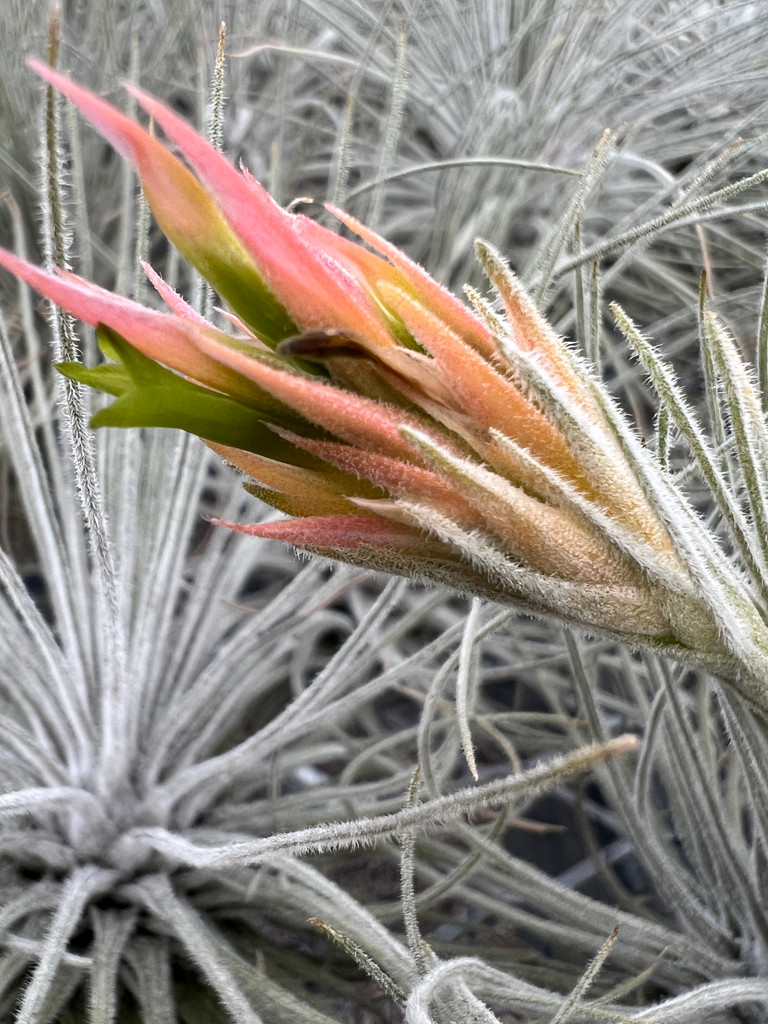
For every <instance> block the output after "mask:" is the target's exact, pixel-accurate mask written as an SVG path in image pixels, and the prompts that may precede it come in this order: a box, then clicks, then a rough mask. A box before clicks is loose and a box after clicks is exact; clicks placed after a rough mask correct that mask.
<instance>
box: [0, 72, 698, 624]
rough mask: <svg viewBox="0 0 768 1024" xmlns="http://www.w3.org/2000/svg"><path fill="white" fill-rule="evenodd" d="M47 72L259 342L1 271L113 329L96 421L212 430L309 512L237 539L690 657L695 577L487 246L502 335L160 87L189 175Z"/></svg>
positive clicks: (74, 280) (284, 499) (281, 501)
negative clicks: (292, 207)
mask: <svg viewBox="0 0 768 1024" xmlns="http://www.w3.org/2000/svg"><path fill="white" fill-rule="evenodd" d="M31 63H32V67H33V68H34V70H35V71H37V73H38V74H39V75H41V77H42V78H44V79H45V80H46V81H47V82H48V83H49V84H50V85H52V86H54V87H55V88H56V89H58V90H59V91H60V92H61V93H63V94H64V95H65V96H67V97H68V98H69V99H70V100H71V101H72V102H73V103H74V104H75V105H76V106H77V107H78V108H79V109H80V111H81V112H82V113H83V115H84V116H85V117H86V118H87V119H88V120H90V121H91V122H92V124H93V125H94V126H95V127H96V128H97V129H98V130H99V131H100V132H101V133H102V134H103V135H104V136H105V137H106V138H107V139H108V140H109V141H110V142H111V143H112V144H113V145H114V146H115V148H116V149H117V150H118V151H119V152H120V153H121V154H122V156H123V157H125V158H126V159H127V160H129V161H130V162H131V163H132V164H133V166H134V167H135V169H136V172H137V174H138V176H139V178H140V180H141V184H142V188H143V191H144V195H145V196H146V197H147V201H148V203H149V205H150V208H151V210H152V212H153V214H154V216H155V218H156V220H157V223H158V224H159V226H160V227H161V229H162V230H163V231H164V232H165V234H166V235H167V236H168V238H169V239H170V240H171V242H173V244H174V245H176V246H177V248H178V249H179V250H180V251H181V252H182V254H183V255H184V256H185V257H186V258H187V259H188V260H189V261H190V262H191V263H192V264H193V265H194V266H195V267H196V268H197V269H198V270H199V271H200V272H201V273H202V274H203V275H204V276H205V277H206V278H207V279H208V280H209V281H210V283H211V284H212V286H213V288H214V289H215V290H216V292H217V293H218V294H219V296H220V297H221V299H222V301H223V302H225V303H226V304H227V305H228V306H229V308H230V309H231V311H232V320H233V322H234V323H235V324H236V325H238V326H240V327H241V332H240V334H239V335H237V336H235V335H232V334H229V333H227V332H225V331H222V330H220V329H218V328H216V327H215V326H214V325H212V324H208V323H206V322H204V321H203V320H202V319H201V317H200V316H199V315H198V314H196V313H195V312H194V311H192V310H191V309H190V308H189V307H187V306H186V304H185V303H184V301H183V300H182V299H181V297H179V296H175V295H174V294H173V293H172V292H170V290H169V289H168V288H167V287H166V286H165V285H164V284H163V283H162V282H161V281H160V280H159V278H158V277H157V275H155V274H154V272H150V278H151V280H152V281H153V283H154V284H155V285H156V288H157V290H158V292H159V293H160V295H161V297H162V298H164V299H165V300H166V303H167V305H168V306H169V308H170V312H163V313H161V312H156V311H154V310H151V309H147V308H145V307H143V306H141V305H139V304H137V303H135V302H132V301H129V300H128V299H124V298H120V297H118V296H115V295H112V294H110V293H109V292H107V291H104V290H103V289H101V288H97V287H96V286H95V285H92V284H90V283H88V282H86V281H83V280H82V279H80V278H78V277H76V276H75V275H73V274H70V273H66V272H62V271H56V270H53V271H51V272H47V271H42V270H40V269H38V268H35V267H33V266H30V265H29V264H27V263H25V262H23V261H21V260H19V259H18V258H16V257H15V256H13V255H12V254H10V253H2V254H1V255H0V263H2V264H3V265H4V266H5V267H6V268H7V269H8V270H10V271H11V272H12V273H14V274H16V275H17V276H18V277H19V278H21V279H22V280H24V281H26V282H27V283H28V284H30V285H31V286H32V287H34V288H36V289H37V290H38V291H40V292H42V293H43V294H44V295H46V296H48V298H49V299H51V300H52V301H53V302H55V303H57V304H58V305H60V306H62V307H64V308H65V309H68V310H69V311H70V312H72V313H73V314H75V315H76V316H77V317H79V318H81V319H82V320H84V321H86V322H87V323H89V324H93V325H95V326H98V327H99V330H100V338H101V340H102V345H103V348H104V351H105V354H107V356H108V357H109V358H110V359H111V360H112V362H108V363H105V364H102V366H100V367H96V368H86V367H83V366H81V365H79V364H72V363H69V364H65V365H62V366H61V367H60V369H61V370H62V372H64V373H65V374H67V375H68V376H70V377H72V378H74V379H76V380H80V381H82V382H84V383H86V384H88V385H91V386H95V387H100V388H101V389H102V390H106V391H109V392H110V393H112V394H113V395H114V396H115V399H116V400H115V402H114V403H113V404H112V405H111V406H110V407H109V408H108V409H106V410H102V411H101V412H100V413H99V414H98V416H97V417H96V422H97V423H107V424H112V425H118V426H153V425H164V426H178V427H181V428H183V429H186V430H190V431H192V432H194V433H197V434H199V435H200V436H201V437H203V438H204V439H205V440H207V441H208V442H209V443H211V444H212V446H213V447H215V448H216V450H217V451H219V452H220V454H222V455H223V457H224V458H226V460H227V461H228V462H230V463H231V464H233V465H234V466H237V467H239V468H240V469H241V470H242V471H243V472H245V473H246V474H248V475H250V476H251V477H252V478H253V479H254V481H255V483H253V484H252V485H251V489H253V490H254V491H255V493H258V495H259V496H260V497H262V498H263V499H264V500H266V501H267V502H269V503H271V504H273V505H274V506H275V507H276V508H279V509H281V510H282V511H284V512H287V513H288V514H289V515H290V516H293V517H294V518H292V519H290V520H287V521H283V522H278V523H269V524H255V525H247V526H239V527H235V528H237V529H241V530H244V531H246V532H248V533H252V534H255V535H257V536H260V537H271V538H280V539H284V540H287V541H289V542H290V543H291V544H294V545H295V546H296V547H298V548H303V549H305V550H307V551H312V552H316V553H320V554H323V555H327V556H332V557H337V558H340V559H342V560H345V561H349V562H352V563H354V564H359V565H364V566H371V567H374V568H380V569H385V570H387V571H390V572H396V573H401V574H405V575H409V576H416V577H424V578H428V579H432V580H438V581H440V582H442V583H449V584H451V585H453V586H454V587H456V588H457V589H460V590H463V591H467V592H471V593H475V594H481V595H486V596H489V597H492V598H494V599H497V600H501V601H509V602H513V603H518V604H520V605H522V606H523V607H526V608H528V609H531V610H534V611H536V612H544V613H552V614H556V615H559V616H560V617H562V618H565V619H567V620H569V621H572V622H576V623H579V624H581V625H584V626H587V627H589V628H591V629H598V630H601V631H604V632H608V633H611V634H614V635H623V636H629V637H633V638H641V639H643V640H645V641H646V642H658V643H666V644H675V643H676V642H678V638H677V637H676V628H675V621H674V619H675V616H674V606H675V600H678V599H685V598H686V595H690V593H691V584H690V581H689V579H688V577H687V574H686V573H685V571H684V569H683V568H682V567H681V566H680V564H679V562H678V560H677V558H676V556H675V554H674V551H673V549H672V547H671V545H670V542H669V540H668V537H667V534H666V531H665V529H664V527H663V525H662V523H661V522H660V520H659V518H658V516H657V514H656V512H655V511H654V509H653V508H652V506H651V505H650V504H649V502H648V500H647V499H646V497H645V494H644V492H643V489H642V488H641V486H640V484H639V482H638V481H637V480H636V479H635V477H634V475H633V473H632V471H631V470H630V468H629V466H628V464H627V462H626V460H625V458H624V456H623V455H622V453H621V449H620V447H619V444H618V443H617V440H616V437H615V434H614V430H613V428H612V426H611V424H610V423H609V422H608V420H607V419H606V417H605V416H604V414H603V412H602V411H601V408H602V407H601V405H600V403H599V402H597V401H596V400H595V397H594V396H595V388H596V387H597V386H598V385H597V384H596V383H595V381H594V380H593V379H592V378H591V377H590V376H589V373H588V371H587V370H586V369H585V367H584V366H582V365H581V363H580V362H579V360H578V359H577V358H576V357H575V355H574V354H573V353H572V352H571V351H570V350H569V349H568V348H567V346H565V345H564V344H563V343H562V342H561V341H560V339H558V338H557V337H556V336H555V335H554V333H553V332H552V330H551V329H550V328H549V327H548V325H547V324H546V323H545V322H544V321H543V320H542V318H541V317H540V316H539V314H538V313H537V311H536V310H535V308H534V306H533V304H532V302H531V301H530V299H529V298H528V297H527V295H526V294H525V292H524V290H523V289H522V287H521V286H520V284H519V283H518V281H517V280H516V279H515V278H514V276H513V275H512V274H511V273H510V272H509V270H508V269H507V267H506V265H505V264H504V262H503V260H502V259H501V257H500V256H499V255H498V254H496V253H495V252H493V250H491V249H490V247H489V246H487V245H479V246H478V253H479V255H480V258H481V260H482V262H483V264H484V266H485V267H486V270H487V272H488V274H489V276H490V278H491V280H492V283H493V285H494V286H495V288H496V289H497V291H498V292H499V295H500V298H501V300H502V304H503V306H504V308H505V310H506V316H507V319H506V320H504V321H503V322H502V321H501V320H500V318H499V317H498V316H496V315H489V314H488V313H487V312H485V311H484V310H483V308H482V307H480V308H479V312H478V313H477V314H475V313H474V312H472V311H471V310H470V309H469V308H468V307H466V306H465V305H464V304H463V303H462V302H460V301H459V300H458V299H456V298H455V297H454V296H453V295H451V294H450V293H449V292H447V291H446V290H445V289H444V288H442V287H441V286H440V285H438V284H437V283H436V282H435V281H433V280H432V279H431V278H430V277H429V275H428V274H427V273H426V272H425V271H424V270H423V269H422V268H421V267H418V266H416V265H415V264H414V263H412V262H411V261H410V260H409V259H408V258H407V257H406V256H405V255H404V254H403V253H401V252H399V251H398V250H397V249H395V248H394V247H393V246H392V245H390V244H389V243H388V242H386V241H385V240H384V239H381V238H379V237H378V236H377V235H376V234H375V233H374V232H372V231H371V230H369V229H368V228H366V227H364V226H363V225H361V224H359V223H358V222H357V221H355V220H354V219H353V218H351V217H349V216H348V215H346V214H344V213H342V212H341V211H332V212H333V213H335V214H336V216H337V217H338V218H339V219H340V220H342V221H343V222H344V223H345V224H346V225H347V227H348V228H350V229H351V230H352V231H354V232H356V233H357V234H358V235H359V236H360V237H361V238H362V239H363V240H364V243H365V245H363V244H358V243H355V242H352V241H350V240H348V239H346V238H342V237H340V236H339V235H337V234H335V233H334V232H332V231H330V230H328V229H327V228H325V227H323V226H321V225H320V224H319V223H317V222H316V221H313V220H310V219H307V218H306V217H305V216H302V215H298V214H294V213H289V212H287V211H286V210H283V209H281V208H280V207H279V206H278V205H277V204H276V203H275V202H274V201H273V200H272V199H271V197H270V196H269V195H268V194H267V193H266V192H265V191H264V190H263V189H262V188H261V186H260V185H259V184H258V183H257V182H255V181H254V180H253V179H252V178H251V177H250V176H249V175H248V174H247V173H246V172H240V171H238V170H236V169H235V168H234V167H233V166H232V165H231V164H230V163H229V162H228V161H227V160H226V158H225V157H224V156H222V155H221V154H220V153H219V152H217V151H216V150H215V149H214V148H213V147H212V146H211V145H210V144H209V143H208V142H206V140H205V139H203V138H202V137H201V136H199V135H198V134H197V133H196V132H195V131H194V130H193V129H192V128H191V127H190V126H189V125H188V124H186V123H185V122H184V121H183V120H181V119H180V118H179V117H178V116H177V115H176V114H174V113H173V112H172V111H171V110H169V109H168V108H167V107H166V106H164V105H163V104H162V103H160V102H159V101H158V100H156V99H153V98H152V97H150V96H147V95H146V94H145V93H144V92H142V91H141V90H139V89H137V88H135V87H130V88H131V92H132V94H133V96H134V97H135V98H136V100H137V101H138V103H139V104H140V106H141V107H142V108H144V110H145V111H146V112H147V113H148V114H149V115H150V116H151V117H152V119H153V121H154V122H155V124H156V125H157V126H158V127H159V128H160V129H161V130H162V131H163V132H164V133H165V135H166V136H167V138H168V139H169V140H170V143H171V144H172V145H173V146H175V147H176V148H177V149H178V151H179V153H180V157H179V156H176V155H174V154H173V153H172V152H171V151H170V150H169V149H168V148H167V147H166V146H165V145H164V144H163V143H162V142H160V141H159V140H158V139H157V138H156V137H155V136H154V135H153V134H150V133H149V132H148V131H146V130H145V129H144V128H142V127H141V125H139V124H138V123H136V122H135V121H132V120H131V119H130V118H128V117H126V116H125V115H123V114H121V113H120V112H119V111H117V110H115V109H114V108H113V107H111V106H110V105H109V104H107V103H105V102H104V101H103V100H101V99H99V98H98V97H96V96H94V95H92V94H91V93H89V92H87V91H86V90H84V89H82V88H81V87H79V86H77V85H75V84H74V83H73V82H72V81H71V80H70V79H69V78H68V77H66V76H64V75H62V74H59V73H58V72H55V71H53V70H51V69H50V68H47V67H45V66H43V65H41V64H39V63H37V62H31ZM171 371H173V372H171ZM564 424H565V426H564ZM230 525H231V524H230ZM670 609H672V610H670Z"/></svg>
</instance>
